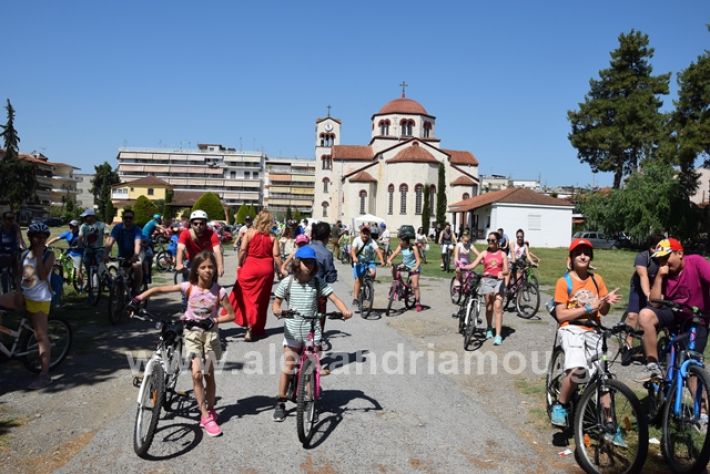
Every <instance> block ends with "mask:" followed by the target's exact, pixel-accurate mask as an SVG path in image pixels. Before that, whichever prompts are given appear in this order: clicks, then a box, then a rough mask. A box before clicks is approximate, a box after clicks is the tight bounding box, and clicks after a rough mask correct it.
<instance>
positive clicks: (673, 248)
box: [651, 237, 683, 257]
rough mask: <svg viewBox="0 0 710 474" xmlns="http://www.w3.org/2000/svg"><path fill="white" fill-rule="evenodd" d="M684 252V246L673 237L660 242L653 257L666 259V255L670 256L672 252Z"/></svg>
mask: <svg viewBox="0 0 710 474" xmlns="http://www.w3.org/2000/svg"><path fill="white" fill-rule="evenodd" d="M682 251H683V245H681V243H680V241H679V240H678V239H674V238H673V237H669V238H667V239H663V240H661V241H660V242H658V245H656V251H655V252H654V253H653V255H651V256H652V257H665V256H666V255H669V254H670V253H671V252H682Z"/></svg>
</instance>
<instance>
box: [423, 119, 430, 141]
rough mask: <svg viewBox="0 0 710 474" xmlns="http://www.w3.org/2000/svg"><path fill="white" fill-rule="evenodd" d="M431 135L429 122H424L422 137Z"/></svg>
mask: <svg viewBox="0 0 710 474" xmlns="http://www.w3.org/2000/svg"><path fill="white" fill-rule="evenodd" d="M430 136H431V122H424V138H429V137H430Z"/></svg>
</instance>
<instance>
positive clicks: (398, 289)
mask: <svg viewBox="0 0 710 474" xmlns="http://www.w3.org/2000/svg"><path fill="white" fill-rule="evenodd" d="M402 272H406V273H407V278H404V279H403V278H402ZM410 276H411V275H410V273H409V268H408V267H407V266H406V265H398V266H396V267H392V284H391V285H390V289H389V292H388V293H387V309H386V310H385V316H389V315H390V311H391V310H392V303H393V302H394V301H395V300H398V301H404V307H405V308H406V309H412V308H414V304H415V297H414V290H413V289H412V281H411V278H410Z"/></svg>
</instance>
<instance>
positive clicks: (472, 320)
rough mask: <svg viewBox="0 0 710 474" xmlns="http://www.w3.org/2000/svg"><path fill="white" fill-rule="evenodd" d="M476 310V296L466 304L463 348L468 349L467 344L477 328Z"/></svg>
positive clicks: (477, 309) (477, 316)
mask: <svg viewBox="0 0 710 474" xmlns="http://www.w3.org/2000/svg"><path fill="white" fill-rule="evenodd" d="M478 311H479V308H478V299H476V298H471V299H469V300H468V305H467V306H466V322H465V327H464V335H463V348H464V350H466V349H468V346H470V345H471V341H473V335H474V334H475V333H476V330H477V329H478V318H479V314H478Z"/></svg>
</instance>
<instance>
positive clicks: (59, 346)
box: [19, 318, 72, 373]
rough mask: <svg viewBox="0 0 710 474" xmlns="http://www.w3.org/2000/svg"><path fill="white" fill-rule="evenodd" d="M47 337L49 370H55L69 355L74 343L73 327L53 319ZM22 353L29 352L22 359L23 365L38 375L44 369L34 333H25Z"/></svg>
mask: <svg viewBox="0 0 710 474" xmlns="http://www.w3.org/2000/svg"><path fill="white" fill-rule="evenodd" d="M47 337H48V338H49V344H50V347H51V349H50V353H49V368H50V369H53V368H55V367H56V366H58V365H59V364H61V363H62V361H63V360H64V358H65V357H66V356H67V354H68V353H69V348H70V347H71V343H72V332H71V326H69V323H67V322H66V321H65V320H63V319H61V318H51V319H49V321H47ZM19 347H20V352H25V351H29V353H28V354H26V355H25V356H24V357H23V358H22V363H23V364H24V365H25V367H27V369H28V370H30V371H31V372H34V373H38V372H39V371H40V370H41V369H42V365H41V363H40V358H39V346H38V345H37V338H36V337H35V333H34V332H32V331H25V332H24V333H23V335H22V339H21V340H20V346H19Z"/></svg>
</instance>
